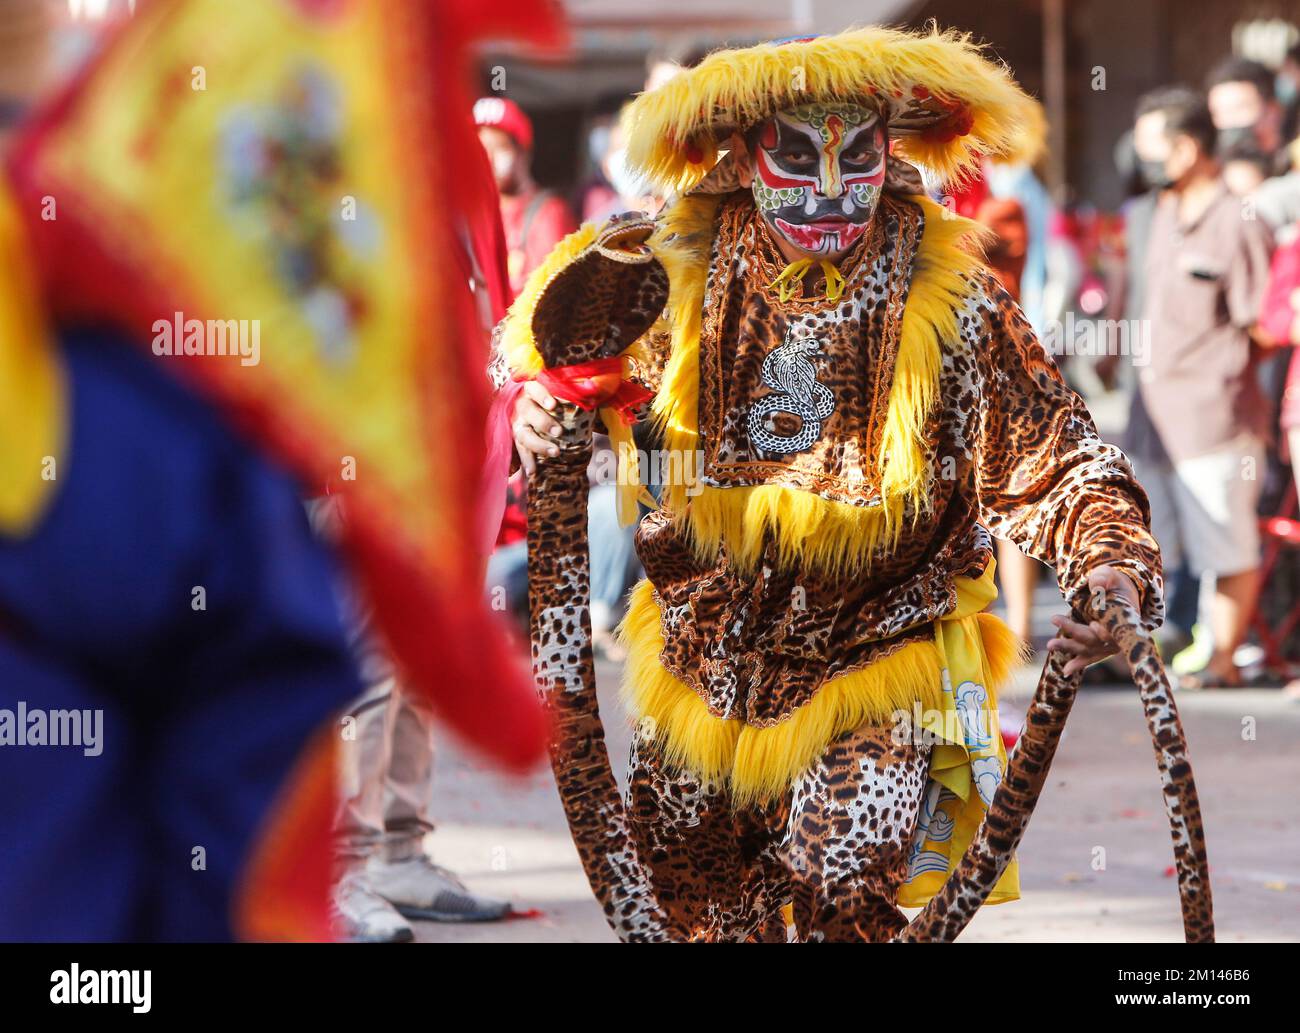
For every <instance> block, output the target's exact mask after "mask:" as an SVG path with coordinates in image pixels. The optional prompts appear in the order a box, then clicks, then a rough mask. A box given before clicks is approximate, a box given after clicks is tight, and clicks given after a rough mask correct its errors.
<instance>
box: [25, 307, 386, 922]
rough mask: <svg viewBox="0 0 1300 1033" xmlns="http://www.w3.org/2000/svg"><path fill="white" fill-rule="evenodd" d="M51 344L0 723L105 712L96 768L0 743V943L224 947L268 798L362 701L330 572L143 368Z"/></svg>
mask: <svg viewBox="0 0 1300 1033" xmlns="http://www.w3.org/2000/svg"><path fill="white" fill-rule="evenodd" d="M61 344H62V350H63V354H64V359H65V366H66V370H67V374H68V382H69V386H70V394H71V397H70V408H71V428H70V433H71V438H70V443H69V445H70V447H69V448H68V450H67V453H66V456H65V458H64V460H63V463H62V466H61V468H60V469H59V470H58V477H57V489H56V492H55V495H54V497H53V500H52V503H51V505H50V508H49V509H48V511H47V512H46V513H45V515H44V517H43V519H42V521H41V522H40V524H39V525H38V527H37V528H36V530H35V531H34V533H33V534H32V535H30V536H29V537H28V538H26V539H24V540H21V541H7V540H3V539H0V708H5V709H8V710H11V711H12V710H15V709H16V707H17V704H18V702H19V701H24V702H25V703H26V705H27V707H28V708H29V709H31V708H43V709H47V710H48V709H70V708H82V709H88V710H102V711H103V731H102V740H101V745H102V753H101V754H100V755H98V756H86V755H85V754H84V751H83V750H82V749H79V748H76V747H69V746H64V747H56V746H31V745H28V746H0V786H3V791H0V830H3V831H2V832H0V939H10V940H12V939H22V940H74V939H75V940H138V939H147V940H154V939H162V940H221V939H227V938H229V937H230V936H231V935H232V930H231V925H230V916H229V909H230V904H231V901H232V898H233V895H234V893H235V891H236V889H237V885H238V878H239V875H240V873H241V868H242V865H243V862H244V861H245V859H246V856H247V853H248V851H249V849H250V847H251V845H252V844H253V842H254V840H255V836H256V834H257V833H258V832H259V831H260V823H261V821H262V819H263V818H264V817H265V816H266V814H267V810H268V807H269V805H270V804H271V802H272V800H273V798H274V796H275V793H276V791H277V789H278V788H279V786H280V784H281V783H282V781H283V780H284V778H285V776H286V775H287V774H288V772H289V770H290V769H291V767H292V765H293V763H294V761H295V760H296V759H297V755H298V752H299V750H300V749H301V748H302V747H303V746H304V745H305V743H306V741H307V740H308V738H309V736H310V735H311V734H312V733H313V732H314V731H316V730H317V729H319V728H320V727H321V725H322V724H323V723H324V722H325V721H327V720H329V719H330V716H331V712H332V711H333V710H334V709H335V708H338V707H342V706H343V705H344V704H345V703H346V702H347V701H348V700H349V699H351V698H352V697H353V696H355V695H357V694H358V693H359V692H360V688H361V687H360V684H359V681H358V678H357V676H356V674H355V671H354V666H353V662H352V659H351V657H350V655H349V653H348V648H347V642H346V637H345V634H344V629H343V626H342V621H341V618H340V611H339V607H338V602H337V598H338V597H337V594H336V591H335V589H336V587H337V578H338V574H339V572H338V571H337V569H336V568H335V565H334V562H333V558H332V557H331V555H330V554H329V553H328V552H327V550H326V549H325V548H324V546H322V545H321V544H320V543H319V542H318V541H317V540H316V539H315V538H314V537H313V536H312V534H311V532H310V529H309V527H308V523H307V518H306V514H305V512H304V509H303V506H302V503H301V502H300V499H299V491H298V488H297V486H296V484H295V483H294V481H293V480H292V479H291V478H289V477H288V476H287V475H286V474H285V473H283V472H281V471H280V470H278V469H277V468H275V467H273V466H272V465H271V464H270V463H268V462H267V461H266V460H264V459H263V458H261V457H260V456H259V455H258V454H257V453H255V452H254V451H253V450H252V449H251V448H249V447H248V446H247V445H245V444H244V443H242V442H241V441H239V440H238V439H237V438H235V436H234V435H233V434H232V433H231V432H230V431H229V430H228V429H227V428H226V426H225V425H224V423H223V422H222V421H221V419H220V418H219V417H218V416H217V414H216V413H215V412H214V411H213V410H212V409H211V408H210V407H209V406H208V405H207V404H206V403H204V402H203V401H201V400H200V399H199V398H198V397H196V396H195V395H194V394H193V393H192V392H190V391H189V390H188V389H186V388H183V387H182V386H181V385H180V384H179V383H177V382H175V381H173V380H172V378H171V377H170V375H168V374H167V373H166V372H165V371H164V370H162V369H160V368H159V365H158V364H157V363H156V361H155V360H151V359H150V357H149V356H147V355H145V354H143V353H137V352H136V351H135V350H133V349H132V348H131V347H130V346H129V345H127V344H125V343H123V342H121V341H119V340H117V339H114V338H113V337H111V336H110V335H108V334H103V333H95V332H82V333H76V334H67V335H65V336H64V338H63V339H62V342H61ZM199 586H201V587H202V588H203V589H204V591H205V592H206V609H202V610H196V609H195V608H194V606H193V605H192V603H193V599H194V594H193V592H194V589H195V588H196V587H199ZM196 848H202V850H203V851H204V852H205V853H206V868H205V870H195V866H194V864H193V859H194V857H195V856H196V855H195V850H196Z"/></svg>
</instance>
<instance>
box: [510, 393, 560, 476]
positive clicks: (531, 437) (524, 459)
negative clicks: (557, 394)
mask: <svg viewBox="0 0 1300 1033" xmlns="http://www.w3.org/2000/svg"><path fill="white" fill-rule="evenodd" d="M554 409H555V398H554V397H553V396H552V395H551V392H549V391H548V390H546V388H544V387H542V385H541V384H539V383H537V381H535V380H530V381H528V382H527V383H526V384H524V389H523V390H522V391H521V392H520V393H519V398H518V399H517V400H516V401H515V411H514V415H513V416H512V417H511V420H510V433H511V435H512V436H513V437H514V439H515V451H516V452H518V453H519V462H520V463H521V464H522V465H523V468H524V473H525V474H527V475H528V476H529V477H530V478H531V477H532V476H533V471H534V470H536V469H537V460H536V458H535V457H537V456H540V455H549V456H558V455H559V454H560V450H559V447H558V446H557V445H556V444H555V441H554V439H555V438H557V437H559V436H560V429H561V428H560V424H559V422H558V421H557V420H556V419H555V417H554V416H552V415H551V413H552V411H553V410H554Z"/></svg>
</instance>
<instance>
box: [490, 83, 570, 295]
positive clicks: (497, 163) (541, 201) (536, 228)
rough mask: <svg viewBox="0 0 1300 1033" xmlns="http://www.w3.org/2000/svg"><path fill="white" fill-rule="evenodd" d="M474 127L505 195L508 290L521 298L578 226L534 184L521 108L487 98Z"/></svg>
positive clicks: (529, 134) (528, 129)
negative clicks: (531, 278) (530, 280)
mask: <svg viewBox="0 0 1300 1033" xmlns="http://www.w3.org/2000/svg"><path fill="white" fill-rule="evenodd" d="M474 122H475V124H476V125H477V126H478V136H479V139H480V140H481V141H482V142H483V148H484V150H486V151H487V153H488V158H489V159H490V160H491V162H492V174H493V176H494V177H495V178H496V183H497V190H498V192H499V193H500V194H501V221H502V223H504V224H505V230H506V248H507V258H508V262H509V269H510V287H511V290H512V291H514V292H515V293H516V294H517V293H518V292H519V291H520V290H521V289H522V288H523V286H524V280H525V279H527V277H528V274H529V273H530V272H532V271H533V269H535V268H536V267H537V266H538V265H540V264H541V262H542V259H544V258H545V257H546V256H547V255H548V254H549V253H550V250H551V248H553V247H554V246H555V245H556V244H557V243H559V242H560V240H562V239H563V238H564V237H565V236H567V235H568V234H570V233H572V232H573V231H574V230H575V229H576V228H577V225H578V224H577V220H575V219H574V217H573V213H572V212H571V211H570V210H569V206H568V205H567V204H565V203H564V201H563V200H562V199H561V198H560V197H558V196H557V195H556V194H555V193H553V192H552V191H550V190H543V189H542V188H541V187H539V186H538V185H537V184H536V183H534V182H533V176H532V159H533V123H532V121H531V120H530V119H529V118H528V116H527V115H525V114H524V112H523V109H522V108H520V107H519V105H518V104H516V103H515V102H514V101H512V100H507V99H506V98H504V97H483V98H481V99H479V100H478V101H477V102H476V103H475V105H474Z"/></svg>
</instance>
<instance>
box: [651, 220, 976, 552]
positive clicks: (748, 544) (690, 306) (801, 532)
mask: <svg viewBox="0 0 1300 1033" xmlns="http://www.w3.org/2000/svg"><path fill="white" fill-rule="evenodd" d="M910 200H912V201H913V202H914V203H916V204H919V205H920V206H921V208H922V210H923V212H924V214H925V229H924V232H923V234H922V237H921V241H920V243H919V245H918V247H917V253H916V258H915V265H914V268H913V272H912V285H911V290H910V293H909V294H908V299H907V307H906V309H905V310H904V314H903V321H902V327H901V333H900V341H899V349H898V357H897V360H896V364H895V368H894V382H893V386H892V388H891V389H890V395H889V409H888V412H887V414H886V418H885V426H884V434H883V441H882V444H883V449H884V452H885V455H886V456H888V460H887V461H886V463H885V466H884V470H883V471H882V474H881V504H880V505H878V506H875V507H871V508H864V507H860V506H850V505H846V504H844V503H840V502H834V501H830V500H827V499H823V498H821V497H820V496H817V495H814V494H812V493H810V492H804V491H798V490H795V489H791V488H786V487H782V486H780V485H762V486H759V487H751V488H713V487H702V486H699V485H690V486H688V485H686V484H669V485H666V486H665V488H664V495H665V501H666V503H667V507H668V509H669V510H670V511H671V512H672V513H673V516H674V519H676V520H678V521H680V522H681V523H682V524H683V525H684V526H685V527H686V528H687V529H688V530H689V532H690V537H691V540H692V542H693V543H694V546H695V548H696V550H697V551H698V553H699V555H700V556H701V557H702V558H705V559H709V558H712V557H714V556H716V555H717V552H718V548H719V546H720V545H721V544H722V543H723V542H726V544H727V546H728V548H729V549H730V551H731V555H732V558H733V560H734V561H735V562H736V563H737V564H738V565H740V566H741V567H742V568H745V569H752V567H753V565H754V564H755V563H756V562H757V560H758V558H759V556H760V555H761V553H762V549H763V546H764V542H765V540H766V537H767V535H768V534H769V533H770V534H772V535H773V536H774V539H775V541H776V544H777V547H778V550H779V555H780V560H781V562H782V563H795V562H803V563H807V564H811V565H813V566H815V567H817V568H818V569H820V570H824V571H828V572H839V571H844V570H857V569H863V568H865V567H866V566H867V565H868V564H869V562H870V559H871V556H872V554H873V553H874V552H875V551H876V550H877V549H878V548H880V547H881V546H882V545H888V546H889V547H891V548H892V547H893V546H895V545H896V544H897V542H898V539H899V536H900V535H901V533H902V530H903V523H904V513H905V512H906V511H907V508H908V506H909V505H910V506H911V507H912V509H913V511H914V512H918V513H919V512H922V511H924V510H925V509H926V508H927V507H928V506H929V504H930V498H929V477H930V457H929V455H928V454H927V450H926V446H925V441H924V438H925V425H926V421H927V420H928V419H929V417H930V414H931V413H932V412H933V410H934V407H935V405H936V404H937V402H938V396H939V372H940V368H941V365H942V344H943V342H944V341H952V340H955V339H956V337H957V334H958V325H957V313H958V311H959V308H960V306H961V305H962V303H963V302H964V300H965V298H966V297H967V295H968V294H969V293H970V290H971V280H972V278H973V277H974V276H975V275H976V274H977V273H978V271H979V269H980V268H981V265H982V263H981V258H980V248H979V242H980V240H981V239H982V238H983V235H984V233H985V231H984V230H983V228H982V227H980V226H979V225H978V224H977V223H974V222H972V221H971V220H969V219H964V218H961V217H959V216H955V215H953V214H952V213H951V212H948V211H946V210H945V209H943V208H942V207H941V206H940V205H938V204H935V203H934V202H933V201H930V200H929V199H928V198H924V197H915V198H911V199H910ZM720 203H721V198H720V197H718V196H717V195H710V194H701V195H692V196H687V197H683V198H681V199H679V200H678V201H677V202H676V203H675V204H674V205H673V206H672V207H671V208H670V209H669V210H668V211H667V212H666V213H665V214H664V215H663V216H661V217H660V228H659V230H658V231H657V232H656V233H655V235H654V236H653V237H651V238H650V241H649V244H650V246H651V248H652V249H653V250H654V252H655V256H656V257H657V258H658V259H659V260H660V262H662V263H663V265H664V268H665V269H666V270H667V271H668V279H669V306H668V307H669V316H668V318H669V322H670V324H671V325H670V329H671V333H672V351H671V355H670V358H669V361H668V364H667V367H666V369H665V371H664V378H663V384H662V385H661V387H660V390H659V394H658V395H657V396H656V398H655V401H654V409H653V412H654V418H655V419H656V421H657V422H658V423H659V425H660V426H661V428H662V431H663V434H664V447H665V448H666V449H667V450H668V452H669V454H670V455H682V456H685V455H694V454H695V451H696V449H697V448H698V446H699V437H700V435H699V383H700V373H699V365H700V324H701V318H702V314H703V308H704V285H705V279H706V277H707V274H708V262H709V245H710V243H711V241H712V237H713V219H714V216H715V214H716V212H717V209H718V205H719V204H720ZM688 487H689V488H690V492H689V493H688Z"/></svg>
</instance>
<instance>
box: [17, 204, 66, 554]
mask: <svg viewBox="0 0 1300 1033" xmlns="http://www.w3.org/2000/svg"><path fill="white" fill-rule="evenodd" d="M65 395H66V389H65V386H64V377H63V369H62V366H61V364H60V362H59V358H58V352H57V350H56V347H55V343H54V340H53V338H52V335H51V333H50V329H49V327H48V325H47V324H46V321H45V318H44V314H43V313H42V311H41V305H40V301H39V295H38V291H37V286H36V282H35V277H34V276H33V274H32V257H31V255H30V254H29V253H28V248H27V241H26V239H25V234H24V231H23V226H22V222H21V218H20V216H19V214H18V212H17V210H16V209H15V207H14V204H13V200H12V198H11V197H10V195H9V190H8V188H7V187H4V186H0V534H3V535H7V536H10V537H18V536H19V535H22V534H25V533H26V532H28V531H30V530H31V528H32V526H33V525H34V524H35V523H36V521H37V520H38V519H39V518H40V516H41V513H42V512H43V511H44V508H45V506H46V505H47V504H48V502H49V499H50V497H51V495H52V493H53V491H54V489H55V488H56V487H57V485H58V481H57V479H56V478H57V474H58V473H59V472H60V471H59V470H58V468H57V465H55V466H51V465H50V463H51V462H52V463H55V464H57V463H59V462H61V461H62V458H63V451H64V448H65V445H66V442H67V427H66V412H65Z"/></svg>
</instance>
